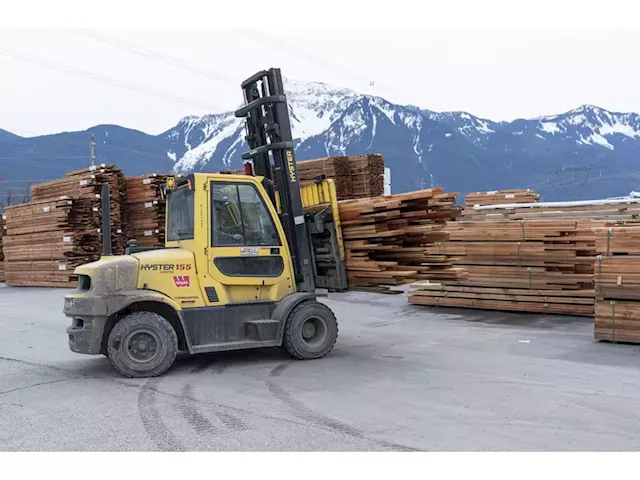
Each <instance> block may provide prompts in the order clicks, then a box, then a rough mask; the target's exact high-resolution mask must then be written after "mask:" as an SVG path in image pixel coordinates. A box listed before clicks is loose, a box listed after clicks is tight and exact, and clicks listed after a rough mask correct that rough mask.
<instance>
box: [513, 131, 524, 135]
mask: <svg viewBox="0 0 640 480" xmlns="http://www.w3.org/2000/svg"><path fill="white" fill-rule="evenodd" d="M513 134H514V135H524V132H523V131H522V130H518V131H517V132H513Z"/></svg>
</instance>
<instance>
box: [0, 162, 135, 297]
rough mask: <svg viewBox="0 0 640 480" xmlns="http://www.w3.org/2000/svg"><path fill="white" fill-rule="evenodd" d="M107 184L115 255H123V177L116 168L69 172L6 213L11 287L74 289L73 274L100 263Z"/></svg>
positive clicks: (7, 270) (7, 267) (35, 189)
mask: <svg viewBox="0 0 640 480" xmlns="http://www.w3.org/2000/svg"><path fill="white" fill-rule="evenodd" d="M103 184H108V185H109V186H110V189H109V190H110V199H111V205H110V207H111V208H110V210H111V217H110V220H111V233H112V238H111V242H112V249H113V253H114V254H116V255H117V254H122V253H124V247H125V241H126V238H125V235H124V234H123V225H122V221H123V207H124V202H123V200H124V187H125V178H124V175H123V174H122V173H121V172H120V170H118V169H117V168H115V167H114V166H112V165H108V166H107V165H100V166H96V167H91V168H88V169H83V170H77V171H73V172H69V173H68V174H67V175H66V177H65V178H63V179H59V180H53V181H50V182H45V183H42V184H38V185H34V186H33V187H32V191H31V197H32V201H31V203H27V204H23V205H17V206H13V207H8V208H7V225H6V236H5V237H4V238H3V247H4V255H5V276H6V283H7V285H11V286H46V287H57V286H59V287H69V286H73V285H75V283H76V279H75V277H74V275H73V270H74V268H75V267H76V266H78V265H82V264H85V263H89V262H92V261H95V260H97V259H99V258H100V254H101V251H102V233H101V220H102V209H101V198H100V196H101V189H102V185H103Z"/></svg>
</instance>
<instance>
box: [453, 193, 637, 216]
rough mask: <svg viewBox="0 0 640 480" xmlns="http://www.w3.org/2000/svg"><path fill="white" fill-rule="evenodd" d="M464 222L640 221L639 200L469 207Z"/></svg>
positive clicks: (626, 198) (466, 209)
mask: <svg viewBox="0 0 640 480" xmlns="http://www.w3.org/2000/svg"><path fill="white" fill-rule="evenodd" d="M464 217H465V220H474V221H481V220H492V221H499V220H517V221H520V220H572V219H573V220H585V219H590V220H607V221H625V222H629V221H631V222H633V221H638V220H640V198H638V197H637V196H628V197H619V198H605V199H600V200H581V201H575V202H533V203H511V204H495V205H489V204H488V205H468V206H467V207H466V208H465V211H464Z"/></svg>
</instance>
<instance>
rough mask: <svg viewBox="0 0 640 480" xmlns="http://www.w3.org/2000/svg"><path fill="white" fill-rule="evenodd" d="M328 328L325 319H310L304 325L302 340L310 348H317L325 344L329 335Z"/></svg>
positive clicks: (301, 332)
mask: <svg viewBox="0 0 640 480" xmlns="http://www.w3.org/2000/svg"><path fill="white" fill-rule="evenodd" d="M328 331H329V329H328V327H327V324H326V322H325V321H324V319H322V318H320V317H315V316H314V317H309V318H308V319H307V320H306V321H305V322H304V323H303V324H302V329H301V331H300V334H301V336H302V340H303V341H304V343H306V344H307V346H308V347H310V348H317V347H319V346H320V345H322V344H323V343H324V341H325V340H326V338H327V335H328Z"/></svg>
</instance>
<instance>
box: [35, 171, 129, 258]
mask: <svg viewBox="0 0 640 480" xmlns="http://www.w3.org/2000/svg"><path fill="white" fill-rule="evenodd" d="M105 183H106V184H108V185H109V187H110V188H109V193H110V195H109V197H110V223H111V245H112V250H113V253H114V254H115V255H120V254H122V253H124V249H125V246H126V235H125V233H124V225H123V222H124V209H125V176H124V174H123V173H122V172H121V171H120V170H119V169H118V168H116V167H115V166H114V165H105V164H101V165H97V166H92V167H89V168H86V169H82V170H75V171H72V172H69V173H67V174H66V176H65V178H63V179H59V180H52V181H49V182H44V183H40V184H37V185H33V186H32V187H31V198H32V201H43V200H51V199H56V198H61V197H67V198H71V199H72V200H73V206H74V218H75V221H76V222H77V223H78V224H81V223H84V228H83V229H82V230H87V231H94V230H95V233H96V234H97V235H94V236H93V237H92V238H94V237H95V238H98V240H97V242H98V245H91V246H88V247H87V248H91V249H97V250H98V251H99V250H101V248H102V240H101V236H100V230H101V227H102V208H101V193H102V185H103V184H105ZM92 241H93V240H92Z"/></svg>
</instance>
